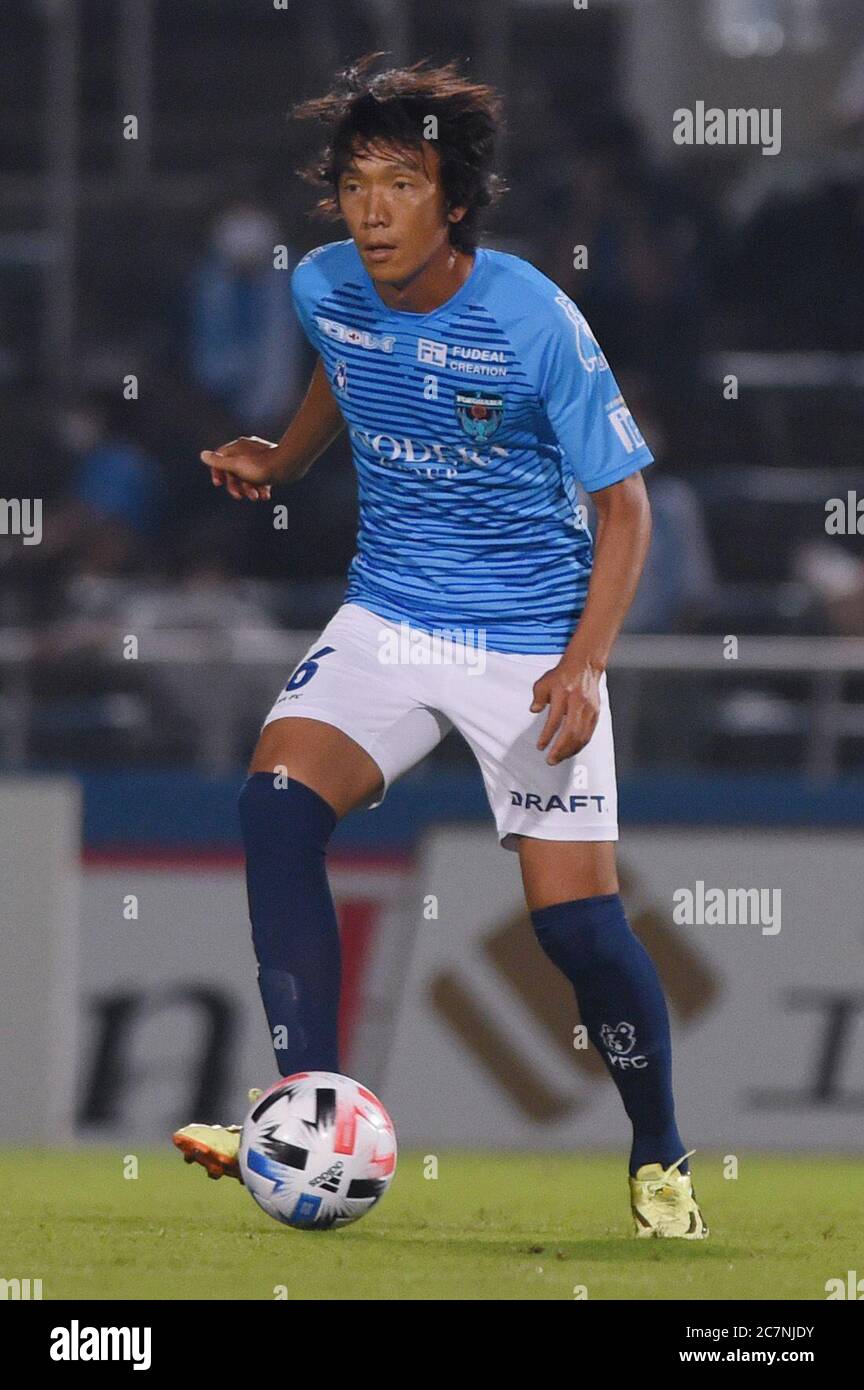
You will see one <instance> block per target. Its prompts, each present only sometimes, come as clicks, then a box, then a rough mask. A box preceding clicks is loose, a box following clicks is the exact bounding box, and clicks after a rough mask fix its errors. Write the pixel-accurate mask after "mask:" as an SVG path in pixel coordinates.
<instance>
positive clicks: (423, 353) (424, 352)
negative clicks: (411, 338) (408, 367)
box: [417, 338, 447, 367]
mask: <svg viewBox="0 0 864 1390" xmlns="http://www.w3.org/2000/svg"><path fill="white" fill-rule="evenodd" d="M417 361H418V362H425V364H426V365H427V366H428V367H446V366H447V344H446V343H437V342H436V341H435V339H434V338H418V339H417Z"/></svg>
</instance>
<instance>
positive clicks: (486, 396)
mask: <svg viewBox="0 0 864 1390" xmlns="http://www.w3.org/2000/svg"><path fill="white" fill-rule="evenodd" d="M455 405H456V417H457V419H458V421H459V424H460V425H461V426H462V428H463V430H464V431H465V433H466V434H467V436H468V438H469V439H473V440H475V441H476V442H477V443H478V444H485V443H486V440H487V439H491V438H492V436H493V434H494V433H495V431H496V430H497V429H498V427H499V425H500V424H501V421H502V420H503V418H504V397H503V396H494V395H491V394H490V393H489V392H488V391H457V392H456V401H455Z"/></svg>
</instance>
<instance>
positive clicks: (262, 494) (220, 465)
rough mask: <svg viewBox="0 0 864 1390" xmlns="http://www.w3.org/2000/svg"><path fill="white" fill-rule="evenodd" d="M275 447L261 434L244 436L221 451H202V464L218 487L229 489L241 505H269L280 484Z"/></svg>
mask: <svg viewBox="0 0 864 1390" xmlns="http://www.w3.org/2000/svg"><path fill="white" fill-rule="evenodd" d="M275 448H276V445H275V444H271V443H270V442H269V440H266V439H259V438H258V436H257V435H241V437H240V438H239V439H232V440H231V443H230V444H221V445H220V446H219V448H218V449H202V450H201V453H200V455H199V458H200V459H201V462H202V463H203V464H206V466H207V467H208V468H209V469H210V477H211V479H212V481H213V486H214V487H225V488H227V489H228V491H229V492H230V494H231V496H232V497H236V499H237V501H238V502H242V501H243V499H244V498H246V499H247V500H248V501H250V502H266V501H268V500H269V497H270V487H271V485H272V484H273V483H276V482H278V481H279V477H278V474H277V471H276V468H275V466H274V464H275V460H274V458H273V450H274V449H275Z"/></svg>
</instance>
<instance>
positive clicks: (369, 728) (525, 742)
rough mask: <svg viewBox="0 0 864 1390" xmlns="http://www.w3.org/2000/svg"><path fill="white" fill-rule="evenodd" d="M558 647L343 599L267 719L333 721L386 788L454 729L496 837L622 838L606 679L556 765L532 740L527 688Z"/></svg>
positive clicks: (542, 718) (509, 844)
mask: <svg viewBox="0 0 864 1390" xmlns="http://www.w3.org/2000/svg"><path fill="white" fill-rule="evenodd" d="M557 660H558V658H557V657H555V656H554V655H549V654H541V655H539V656H538V655H533V654H532V655H522V654H513V653H511V652H490V651H487V650H485V649H482V648H481V647H480V646H478V645H473V643H472V640H471V637H470V634H469V635H468V640H467V641H452V640H450V639H449V638H447V637H444V636H439V635H436V636H434V637H433V636H431V635H429V634H427V633H424V632H421V631H419V630H418V629H417V628H409V627H408V626H407V625H406V624H404V623H402V624H400V623H395V622H391V621H389V620H388V619H387V618H379V617H378V616H377V615H376V614H375V613H371V612H370V611H369V610H368V609H367V608H363V607H361V606H360V605H359V604H356V603H345V604H343V605H342V607H341V608H340V609H339V610H338V611H337V612H336V613H335V615H334V616H333V618H331V620H330V622H329V623H328V624H327V626H326V627H325V628H324V631H323V632H322V633H321V636H320V637H319V638H318V639H317V641H315V642H314V643H313V644H312V646H311V647H310V648H309V651H308V652H307V653H306V656H305V657H304V659H303V661H302V662H301V664H300V665H299V666H298V667H297V668H296V670H295V671H294V672H293V674H292V676H291V678H290V680H289V681H288V684H287V686H286V687H285V689H284V690H283V691H282V693H281V694H280V695H279V698H278V699H277V701H276V703H275V704H274V706H273V708H272V709H271V711H270V713H269V714H268V716H267V718H266V719H265V721H264V724H265V725H267V724H270V723H272V722H273V720H275V719H286V718H291V717H292V716H294V717H300V718H303V719H320V720H322V721H323V722H324V723H325V724H332V725H333V726H334V728H337V729H341V730H342V732H343V733H345V734H347V735H348V736H349V738H352V739H353V740H354V742H355V743H359V745H360V747H361V748H363V749H365V751H366V752H367V753H368V754H369V756H370V757H371V758H373V759H374V760H375V762H376V763H377V764H378V766H379V767H380V769H381V776H382V778H383V781H384V789H383V791H382V792H381V795H380V796H379V798H378V800H377V801H374V802H372V803H371V805H374V806H380V804H381V802H382V801H383V800H384V797H385V795H386V793H387V788H388V787H389V786H390V784H391V783H392V782H395V781H396V778H397V777H401V775H402V773H403V772H407V771H408V769H409V768H411V767H413V766H414V765H415V763H418V762H420V761H421V759H422V758H425V756H426V754H427V753H429V752H431V750H432V749H433V748H434V747H435V746H436V745H437V744H438V743H440V742H441V740H442V739H443V738H444V737H445V736H446V735H447V734H448V733H449V732H450V730H451V729H452V728H455V729H457V730H458V731H459V733H460V734H462V736H463V737H464V738H465V740H466V741H467V743H468V744H469V746H470V747H471V750H472V751H473V753H474V756H475V757H476V759H477V761H478V763H479V764H480V770H481V772H482V774H483V781H484V782H485V784H486V794H487V796H488V798H489V804H490V806H491V807H492V813H493V815H494V817H495V823H496V825H497V827H498V836H499V839H500V841H501V843H502V845H503V846H504V847H505V848H506V849H516V848H517V837H518V836H520V835H528V836H531V837H533V838H536V839H538V840H617V839H618V797H617V788H616V783H615V752H614V747H613V743H612V720H611V717H610V713H609V700H608V696H607V693H606V677H605V675H604V676H603V678H602V680H601V683H600V697H601V705H600V717H599V719H598V721H597V727H596V729H595V730H594V733H593V735H592V737H591V741H590V742H589V743H588V744H587V745H586V747H585V748H583V749H582V750H581V751H580V752H579V753H577V754H575V755H574V756H573V757H572V758H567V759H565V761H564V762H562V763H559V764H558V765H557V766H556V767H550V766H549V764H548V763H547V762H546V753H547V752H548V750H544V751H541V750H540V749H539V748H537V746H536V745H537V739H538V738H539V736H540V733H541V731H542V729H543V726H544V724H545V722H546V718H547V715H548V707H547V709H545V710H543V711H542V713H539V714H532V713H531V712H530V706H531V701H532V687H533V685H534V682H535V681H536V680H538V679H539V677H540V676H542V675H543V674H544V673H545V672H546V671H548V670H550V669H551V668H552V667H553V666H555V665H556V663H557Z"/></svg>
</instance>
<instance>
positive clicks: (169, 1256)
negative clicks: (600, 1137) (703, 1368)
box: [0, 1147, 864, 1300]
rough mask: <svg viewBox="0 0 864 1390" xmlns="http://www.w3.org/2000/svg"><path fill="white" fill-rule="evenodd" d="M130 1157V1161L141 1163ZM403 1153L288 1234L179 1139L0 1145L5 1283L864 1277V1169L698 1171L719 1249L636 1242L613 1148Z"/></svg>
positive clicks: (428, 1294) (244, 1291)
mask: <svg viewBox="0 0 864 1390" xmlns="http://www.w3.org/2000/svg"><path fill="white" fill-rule="evenodd" d="M126 1152H127V1153H128V1152H129V1151H128V1150H127V1151H126ZM437 1157H438V1177H437V1179H428V1178H425V1177H424V1162H423V1160H424V1155H422V1154H420V1153H405V1154H402V1155H401V1156H400V1160H399V1169H398V1172H397V1175H396V1178H395V1181H394V1184H393V1186H392V1188H391V1189H390V1191H389V1192H388V1193H387V1195H386V1196H385V1197H384V1198H383V1200H382V1201H381V1202H380V1204H379V1205H378V1206H377V1207H376V1208H375V1209H374V1210H373V1211H372V1212H371V1213H370V1215H369V1216H367V1217H366V1218H365V1219H364V1220H362V1221H360V1222H358V1223H357V1224H356V1225H353V1226H349V1227H346V1228H345V1229H343V1230H337V1231H329V1232H322V1233H320V1234H316V1233H311V1232H300V1231H292V1230H289V1229H287V1228H283V1227H280V1226H278V1225H277V1224H276V1223H275V1222H273V1221H271V1220H270V1219H269V1218H268V1217H266V1216H265V1215H264V1213H263V1212H262V1211H260V1210H259V1209H258V1207H256V1205H255V1204H254V1202H253V1201H252V1199H251V1198H250V1197H249V1196H248V1194H247V1193H246V1192H245V1191H244V1190H243V1188H242V1187H240V1185H239V1184H238V1183H236V1182H234V1181H232V1180H231V1179H228V1178H222V1179H220V1180H219V1181H218V1182H213V1181H212V1180H210V1179H209V1178H208V1177H207V1175H206V1174H205V1173H204V1171H203V1169H201V1168H199V1167H197V1166H195V1167H191V1166H188V1167H187V1166H186V1165H185V1164H184V1163H183V1161H182V1159H181V1157H180V1155H179V1154H177V1153H176V1152H175V1151H174V1150H173V1149H171V1148H170V1147H168V1148H167V1149H166V1151H164V1152H158V1153H157V1152H152V1151H149V1150H147V1151H142V1152H140V1153H138V1154H137V1159H138V1177H137V1178H134V1179H128V1178H124V1176H123V1172H124V1158H125V1154H124V1152H123V1151H122V1150H119V1149H118V1150H116V1151H108V1150H106V1149H101V1148H100V1149H83V1150H82V1149H74V1150H69V1151H68V1152H60V1151H57V1150H51V1151H33V1150H21V1149H19V1150H11V1149H10V1150H5V1151H3V1152H0V1194H2V1195H0V1278H7V1279H8V1278H20V1279H25V1278H30V1279H41V1280H42V1294H43V1298H44V1299H55V1298H64V1299H66V1298H68V1299H102V1298H120V1299H153V1298H155V1299H202V1298H203V1299H211V1298H212V1299H273V1298H275V1297H277V1296H279V1294H280V1290H281V1289H284V1290H285V1292H283V1293H281V1296H282V1297H287V1298H289V1299H324V1300H333V1299H447V1300H450V1299H516V1300H522V1299H567V1300H572V1299H573V1298H574V1297H575V1296H576V1295H575V1293H574V1290H577V1289H578V1288H579V1287H582V1286H584V1288H585V1289H586V1290H587V1297H588V1299H589V1300H591V1299H625V1300H626V1299H695V1300H699V1299H707V1298H720V1299H755V1300H759V1299H789V1298H796V1299H822V1300H824V1299H825V1297H826V1293H825V1281H826V1280H827V1279H833V1278H841V1279H843V1280H844V1281H845V1279H846V1277H847V1271H848V1270H850V1269H855V1270H859V1271H860V1275H864V1265H862V1259H864V1239H862V1236H864V1203H862V1202H861V1191H862V1168H861V1163H860V1161H856V1160H854V1159H851V1158H828V1157H814V1158H808V1157H804V1156H796V1157H782V1156H773V1155H764V1154H763V1155H760V1156H758V1157H757V1156H747V1155H742V1156H741V1157H740V1166H739V1176H738V1178H737V1179H736V1180H729V1179H724V1177H723V1166H722V1160H721V1157H720V1156H719V1155H713V1154H704V1153H703V1154H699V1155H697V1157H696V1159H695V1160H694V1180H695V1183H696V1191H697V1193H698V1195H699V1199H700V1202H701V1204H702V1206H703V1208H704V1211H705V1214H706V1217H707V1219H708V1223H709V1225H710V1226H711V1237H710V1239H709V1240H707V1241H705V1242H692V1241H657V1240H642V1241H637V1240H634V1239H633V1238H632V1237H631V1236H630V1213H629V1207H628V1197H627V1182H626V1168H625V1166H624V1164H623V1163H622V1159H621V1158H620V1157H614V1158H613V1157H611V1156H608V1155H601V1156H596V1155H586V1154H575V1155H562V1154H555V1155H549V1156H539V1155H536V1154H532V1155H524V1154H513V1153H507V1154H501V1153H495V1154H478V1153H472V1154H468V1153H453V1152H446V1151H445V1152H441V1153H439V1154H438V1156H437Z"/></svg>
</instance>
